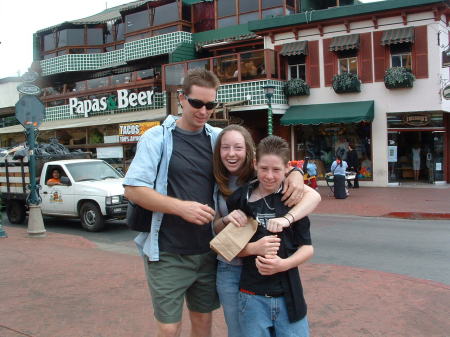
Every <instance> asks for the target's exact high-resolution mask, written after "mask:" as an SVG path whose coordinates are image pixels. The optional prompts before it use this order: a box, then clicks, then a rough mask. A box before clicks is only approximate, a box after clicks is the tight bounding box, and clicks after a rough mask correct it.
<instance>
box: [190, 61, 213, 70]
mask: <svg viewBox="0 0 450 337" xmlns="http://www.w3.org/2000/svg"><path fill="white" fill-rule="evenodd" d="M195 68H204V69H206V70H209V59H208V60H198V61H193V62H189V63H188V69H195Z"/></svg>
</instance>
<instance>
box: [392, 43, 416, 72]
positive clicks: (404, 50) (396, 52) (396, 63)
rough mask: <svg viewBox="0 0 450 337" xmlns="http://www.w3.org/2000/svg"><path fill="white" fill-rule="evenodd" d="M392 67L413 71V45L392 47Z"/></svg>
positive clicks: (403, 44)
mask: <svg viewBox="0 0 450 337" xmlns="http://www.w3.org/2000/svg"><path fill="white" fill-rule="evenodd" d="M390 50H391V67H405V68H406V69H409V70H411V69H412V56H411V44H410V43H400V44H395V45H391V46H390Z"/></svg>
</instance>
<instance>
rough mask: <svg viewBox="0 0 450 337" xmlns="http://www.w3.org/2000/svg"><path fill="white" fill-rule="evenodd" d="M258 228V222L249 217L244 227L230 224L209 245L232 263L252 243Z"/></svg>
mask: <svg viewBox="0 0 450 337" xmlns="http://www.w3.org/2000/svg"><path fill="white" fill-rule="evenodd" d="M257 228H258V222H257V221H256V220H255V219H253V218H252V217H247V223H246V224H245V226H243V227H237V226H235V225H234V224H232V223H229V224H228V225H227V226H226V227H225V228H224V229H223V230H222V231H221V232H220V233H219V234H217V235H216V237H215V238H214V239H212V240H211V241H210V243H209V245H210V247H211V248H212V249H213V250H214V251H215V252H216V253H217V254H220V255H222V256H223V257H224V258H225V259H226V260H227V261H228V262H230V261H231V260H233V259H234V258H235V257H236V255H238V254H239V252H240V251H241V250H242V249H243V248H244V247H245V245H246V244H247V243H248V242H249V241H250V239H251V238H252V236H253V234H255V232H256V229H257Z"/></svg>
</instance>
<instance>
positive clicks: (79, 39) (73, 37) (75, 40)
mask: <svg viewBox="0 0 450 337" xmlns="http://www.w3.org/2000/svg"><path fill="white" fill-rule="evenodd" d="M82 45H84V29H64V30H61V31H59V34H58V47H66V46H82Z"/></svg>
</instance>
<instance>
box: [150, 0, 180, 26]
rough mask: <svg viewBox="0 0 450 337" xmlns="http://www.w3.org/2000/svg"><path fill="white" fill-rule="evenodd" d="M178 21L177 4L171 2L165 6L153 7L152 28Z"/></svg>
mask: <svg viewBox="0 0 450 337" xmlns="http://www.w3.org/2000/svg"><path fill="white" fill-rule="evenodd" d="M178 20H179V16H178V5H177V2H173V3H170V4H167V5H163V6H159V7H155V13H154V17H153V22H152V26H159V25H163V24H166V23H170V22H174V21H178Z"/></svg>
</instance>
